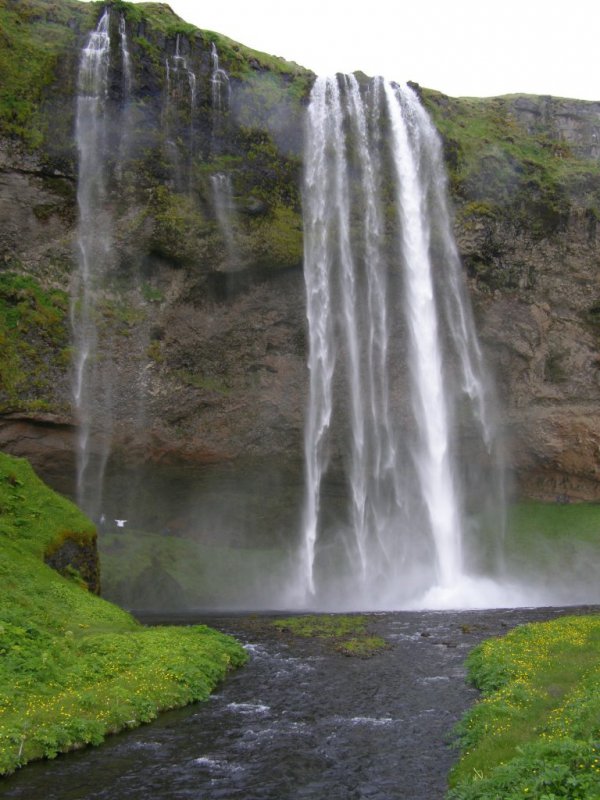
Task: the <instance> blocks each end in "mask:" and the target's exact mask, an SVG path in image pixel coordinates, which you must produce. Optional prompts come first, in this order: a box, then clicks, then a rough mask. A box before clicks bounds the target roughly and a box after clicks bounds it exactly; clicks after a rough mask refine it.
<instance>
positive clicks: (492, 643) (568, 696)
mask: <svg viewBox="0 0 600 800" xmlns="http://www.w3.org/2000/svg"><path fill="white" fill-rule="evenodd" d="M467 663H468V667H469V673H470V678H471V680H472V682H473V683H474V684H475V685H476V686H477V687H478V688H480V689H481V690H482V692H483V699H482V700H481V702H479V703H478V704H477V705H475V706H474V708H472V709H471V711H469V712H468V713H467V715H466V717H465V718H464V719H463V721H462V723H461V725H460V726H459V729H458V734H459V740H460V743H461V746H462V748H463V757H462V759H461V760H460V762H459V764H458V765H457V766H456V767H455V769H454V771H453V773H452V776H451V786H452V787H453V789H452V790H451V791H450V794H449V796H448V797H449V800H516V798H519V799H520V798H525V797H528V798H535V800H558V798H570V799H571V800H598V798H600V617H599V616H589V617H563V618H561V619H558V620H555V621H552V622H547V623H541V624H539V623H538V624H532V625H525V626H522V627H520V628H516V629H515V630H514V631H511V632H510V633H509V634H508V635H507V636H505V637H504V638H501V639H490V640H488V641H486V642H484V643H483V644H481V645H480V646H479V647H477V648H475V650H474V651H473V652H472V653H471V655H470V657H469V659H468V662H467Z"/></svg>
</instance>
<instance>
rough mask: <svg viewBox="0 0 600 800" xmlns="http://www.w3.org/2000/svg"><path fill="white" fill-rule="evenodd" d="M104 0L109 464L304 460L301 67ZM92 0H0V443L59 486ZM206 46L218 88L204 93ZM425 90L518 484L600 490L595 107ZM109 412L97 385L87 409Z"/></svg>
mask: <svg viewBox="0 0 600 800" xmlns="http://www.w3.org/2000/svg"><path fill="white" fill-rule="evenodd" d="M111 7H112V9H113V11H112V16H111V25H112V26H113V29H114V30H113V33H114V35H113V37H112V39H113V41H114V44H113V46H112V51H111V72H110V85H109V104H110V118H111V120H112V128H111V136H113V137H114V146H113V148H112V155H111V157H110V158H109V159H108V160H107V164H106V170H107V176H108V178H107V180H108V185H109V197H110V204H109V205H110V213H111V231H110V236H111V241H112V243H113V244H112V248H111V255H110V269H109V275H108V278H109V279H108V280H107V283H106V286H105V287H104V288H103V290H102V294H101V298H100V299H99V301H98V302H97V306H96V310H97V326H98V331H99V336H100V337H101V339H102V342H104V343H105V347H104V349H102V348H101V349H100V354H101V355H100V358H101V359H104V360H106V359H110V362H111V370H112V371H113V378H114V380H113V391H112V394H111V397H110V404H111V419H112V420H113V423H114V424H113V425H112V433H111V436H112V441H113V448H112V449H113V454H114V457H115V458H117V459H121V460H122V461H125V462H127V463H130V464H134V463H142V462H145V463H148V462H151V463H160V464H182V463H183V464H185V463H189V462H193V463H196V464H200V465H202V464H212V463H215V462H226V461H229V460H236V459H239V458H241V457H253V458H256V459H270V458H273V457H277V458H281V459H284V460H289V461H293V462H299V461H300V460H301V457H302V453H301V450H302V427H303V417H304V408H305V402H306V389H307V374H306V337H305V310H304V309H305V299H304V284H303V277H302V221H301V204H300V174H301V153H302V116H303V106H304V104H305V102H306V99H307V96H308V91H309V89H310V85H311V82H312V75H311V74H310V73H309V72H307V71H305V70H303V69H302V68H300V67H298V66H296V65H293V64H288V63H286V62H283V61H281V60H280V59H272V58H269V57H267V56H264V55H262V54H258V53H254V52H253V51H249V50H247V49H246V48H244V47H243V46H241V45H237V44H235V43H233V42H231V41H230V40H228V39H226V38H224V37H221V36H218V35H217V34H212V33H210V32H204V31H198V30H196V29H195V28H193V27H192V26H189V25H187V24H186V23H184V22H182V21H181V20H179V19H178V18H177V17H175V16H174V15H173V14H172V12H170V10H169V9H168V7H165V6H159V5H156V4H141V5H135V6H133V5H129V4H127V3H121V2H115V3H112V4H111ZM100 10H101V9H100V7H99V5H98V4H80V3H77V2H74V0H69V1H68V2H64V3H61V4H60V8H59V9H57V6H56V4H53V3H50V2H46V0H31V2H27V3H23V2H19V3H13V2H10V1H9V0H5V1H4V2H0V17H1V21H2V23H3V30H4V31H5V34H4V35H5V38H6V40H7V47H6V48H5V52H8V51H9V50H10V49H11V48H12V49H13V51H14V50H17V49H18V50H19V51H20V52H21V53H26V54H27V59H28V60H29V62H30V65H31V74H32V75H33V76H34V80H32V81H30V83H29V84H27V85H21V84H20V83H19V82H18V81H19V80H21V79H19V76H18V74H17V73H16V72H15V70H14V67H13V66H11V64H12V61H10V59H7V60H6V62H1V61H0V70H1V71H2V78H3V80H1V81H0V83H1V84H2V85H3V86H4V87H5V89H4V90H3V95H2V96H1V97H0V125H1V131H2V142H1V146H0V204H1V205H0V209H1V211H2V216H3V220H4V222H3V226H2V230H1V231H0V264H2V272H1V273H0V324H1V325H2V328H1V329H0V335H1V336H2V337H3V340H2V341H3V346H4V350H5V353H6V354H7V358H6V359H4V360H3V364H2V366H0V379H1V382H0V411H1V414H2V416H1V418H0V447H2V448H4V449H7V450H10V451H11V452H14V453H17V454H19V455H27V456H29V457H30V458H32V460H33V461H34V463H35V464H36V466H38V467H39V468H41V469H42V470H43V472H44V474H45V475H48V476H52V475H54V479H55V480H54V482H55V484H56V483H60V482H61V480H63V478H64V476H65V475H68V474H72V469H73V458H74V456H73V454H74V451H75V444H74V441H75V424H74V420H73V416H72V411H71V379H70V363H71V355H72V354H71V349H70V342H71V337H70V332H69V298H68V292H69V286H70V283H71V281H72V278H73V274H74V272H75V270H76V264H77V237H78V235H81V232H80V231H78V229H77V219H78V215H77V197H76V187H77V182H76V175H77V153H76V147H75V137H74V128H75V112H76V86H77V70H78V63H79V54H80V51H81V48H82V46H83V44H84V42H85V40H86V37H87V35H88V33H89V31H90V30H91V29H93V28H94V26H95V24H96V22H97V19H98V16H99V13H100ZM120 25H124V26H125V31H126V35H127V47H128V52H129V55H130V59H131V62H130V68H131V74H130V82H128V81H126V80H125V79H124V70H125V65H124V56H123V52H122V47H121V48H120V46H119V42H120V41H121V40H120V38H119V37H120V33H119V31H120V30H121V28H119V26H120ZM213 46H214V47H213ZM215 53H216V54H217V55H218V59H219V63H218V68H219V69H221V70H224V71H225V73H226V76H227V78H228V81H229V83H228V84H227V85H226V84H225V83H223V84H222V85H221V84H219V85H217V84H218V82H217V81H216V72H215V66H216V65H215V61H214V57H215ZM191 76H193V78H192V77H191ZM223 81H224V78H223ZM6 87H8V88H6ZM216 90H217V91H218V92H220V94H219V93H217V94H216V95H215V91H216ZM11 93H12V94H11ZM421 94H422V98H423V101H424V102H425V104H426V106H427V107H428V109H429V111H430V113H431V114H432V116H433V118H434V121H435V122H436V124H437V126H438V128H439V130H440V132H441V134H442V136H443V138H444V143H445V152H446V157H447V163H448V168H449V174H450V190H451V194H452V197H453V200H454V204H455V208H456V233H457V240H458V243H459V247H460V250H461V253H462V255H463V260H464V264H465V269H466V271H467V275H468V279H469V283H470V288H471V297H472V301H473V304H474V307H475V311H476V315H477V319H478V323H479V326H478V327H479V331H480V335H481V338H482V342H483V346H484V348H485V351H486V354H487V356H488V359H489V361H490V363H491V365H492V371H494V372H495V374H496V379H497V386H498V393H499V395H500V398H501V403H500V405H501V407H502V409H503V415H504V420H503V421H504V423H505V425H506V429H507V431H508V433H509V434H510V436H509V438H510V452H511V459H512V461H513V462H514V463H515V466H516V470H517V478H518V485H519V488H520V489H521V491H522V492H524V493H525V494H529V495H533V496H541V497H546V498H549V499H554V498H555V497H556V496H557V495H568V496H569V497H572V498H581V499H584V498H587V499H597V498H598V496H599V495H600V466H599V460H598V452H599V447H600V422H598V419H599V416H598V414H597V411H598V407H599V405H600V389H599V380H598V375H599V373H598V366H599V363H600V362H599V360H598V358H599V356H598V337H599V335H600V328H599V327H598V326H599V324H600V323H599V320H600V296H599V295H600V291H599V288H600V287H599V283H598V258H599V257H600V244H599V243H598V241H597V235H596V227H597V221H598V219H600V168H599V166H598V161H597V159H598V157H599V155H600V139H598V137H599V136H600V104H594V103H584V102H579V101H566V100H564V101H563V100H556V99H552V98H532V97H509V98H494V99H490V100H468V99H450V98H447V97H444V96H442V95H439V94H437V93H435V92H429V91H425V90H422V92H421ZM10 97H13V98H14V97H16V98H18V102H13V101H11V99H10ZM108 402H109V401H108V400H107V399H103V398H99V400H98V403H99V407H98V416H99V418H101V417H102V411H103V409H102V404H103V403H104V404H106V403H108ZM92 433H93V438H95V439H96V440H98V441H99V442H100V441H101V439H102V437H103V436H104V435H106V432H105V431H104V432H103V431H102V430H100V429H98V430H94V431H93V432H92ZM62 487H63V488H65V489H68V481H64V480H63V482H62Z"/></svg>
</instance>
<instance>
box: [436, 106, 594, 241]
mask: <svg viewBox="0 0 600 800" xmlns="http://www.w3.org/2000/svg"><path fill="white" fill-rule="evenodd" d="M422 96H423V100H424V103H425V105H426V106H427V108H428V110H429V112H430V113H431V115H432V117H433V119H434V122H435V124H436V126H437V128H438V130H439V131H440V133H441V135H442V138H443V142H444V149H445V155H446V162H447V165H448V168H449V174H450V182H451V187H452V191H453V194H454V195H455V196H456V197H457V198H459V199H460V200H462V201H464V202H467V203H478V204H485V205H489V206H490V207H492V208H493V209H494V210H495V212H497V211H498V210H500V209H502V214H503V215H504V216H507V215H508V216H509V217H510V218H511V219H512V221H513V222H514V223H515V224H516V225H520V226H523V227H527V228H528V229H529V230H531V231H532V232H533V233H534V235H537V236H539V237H542V236H548V235H552V234H554V233H556V232H559V231H560V230H561V229H562V228H563V227H564V225H565V224H566V221H567V219H568V216H569V212H570V208H571V205H572V204H573V203H575V204H577V203H579V204H581V203H583V204H588V203H589V198H588V192H587V190H586V189H585V188H584V187H585V185H586V183H587V182H588V180H589V176H590V174H591V173H592V172H593V171H594V170H595V165H594V164H592V163H590V162H589V161H586V160H585V159H584V158H580V157H578V156H576V155H574V154H573V153H572V152H571V151H570V149H569V147H568V146H567V145H565V143H564V142H561V141H558V140H556V139H551V138H550V137H549V136H548V133H547V132H545V131H543V130H542V129H539V130H534V131H528V130H526V129H525V128H524V127H522V126H521V125H520V124H519V122H518V119H517V116H516V114H515V113H514V103H515V101H516V100H517V99H518V98H516V97H494V98H448V97H444V96H443V95H440V94H439V93H437V92H433V91H429V90H422ZM586 176H587V177H586Z"/></svg>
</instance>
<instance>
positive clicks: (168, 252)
mask: <svg viewBox="0 0 600 800" xmlns="http://www.w3.org/2000/svg"><path fill="white" fill-rule="evenodd" d="M147 214H148V217H149V218H150V219H151V220H152V234H151V237H150V248H151V250H152V252H154V253H156V254H157V255H160V256H162V257H163V258H166V259H168V260H170V261H174V262H175V263H179V264H189V263H194V262H197V261H200V260H201V259H202V256H203V255H206V253H207V251H206V247H207V242H206V241H205V239H206V235H207V234H208V233H209V232H210V231H211V227H210V224H209V223H208V222H207V220H206V219H205V217H204V216H203V215H202V213H201V212H200V209H199V208H198V207H197V205H196V204H195V203H194V201H193V199H192V198H191V197H190V196H189V195H182V194H176V193H175V192H171V191H170V190H169V189H168V188H167V187H166V186H157V187H156V188H155V189H153V190H152V197H151V201H150V204H149V206H148V212H147Z"/></svg>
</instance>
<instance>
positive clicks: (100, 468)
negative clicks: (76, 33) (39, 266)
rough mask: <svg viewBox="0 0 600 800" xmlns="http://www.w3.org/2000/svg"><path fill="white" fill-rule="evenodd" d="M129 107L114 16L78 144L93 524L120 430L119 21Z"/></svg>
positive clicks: (85, 66)
mask: <svg viewBox="0 0 600 800" xmlns="http://www.w3.org/2000/svg"><path fill="white" fill-rule="evenodd" d="M118 30H119V39H120V57H121V76H122V86H121V87H120V98H121V103H120V104H117V105H116V106H114V107H111V98H110V97H109V70H110V57H111V35H110V32H111V16H110V10H109V9H106V10H105V11H104V13H103V14H102V16H101V17H100V20H99V21H98V24H97V26H96V29H95V30H94V31H92V32H91V33H90V35H89V37H88V39H87V41H86V43H85V45H84V47H83V49H82V51H81V57H80V62H79V73H78V93H77V110H76V127H75V138H76V144H77V152H78V156H79V170H78V181H77V203H78V209H79V220H78V226H77V245H78V255H79V258H78V269H77V271H76V273H75V275H74V278H73V287H72V295H71V325H72V328H73V336H74V345H75V347H74V363H73V402H74V407H75V413H76V416H77V420H78V430H79V433H78V447H77V501H78V504H79V505H80V507H81V508H83V509H84V510H85V511H86V512H87V513H88V514H89V515H90V516H91V517H92V518H93V519H96V518H98V516H99V513H100V507H101V502H102V491H103V489H102V487H103V480H104V472H105V468H106V464H107V461H108V457H109V454H110V449H111V437H112V428H113V388H114V387H113V384H114V375H113V364H112V358H111V353H112V346H111V334H110V333H107V331H106V330H103V329H102V328H101V326H100V319H101V311H102V303H103V301H104V299H105V293H106V288H107V283H108V274H109V271H110V269H111V267H112V266H113V261H114V250H113V230H114V219H113V215H112V211H111V205H112V203H111V198H110V196H109V186H110V185H111V184H112V182H113V181H115V180H116V181H118V180H120V178H121V176H122V172H123V160H124V158H125V157H126V151H127V147H128V141H127V138H128V130H129V117H128V111H127V108H128V100H129V95H130V92H131V60H130V55H129V48H128V43H127V33H126V29H125V20H124V18H123V17H122V16H121V17H120V19H119V27H118Z"/></svg>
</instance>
